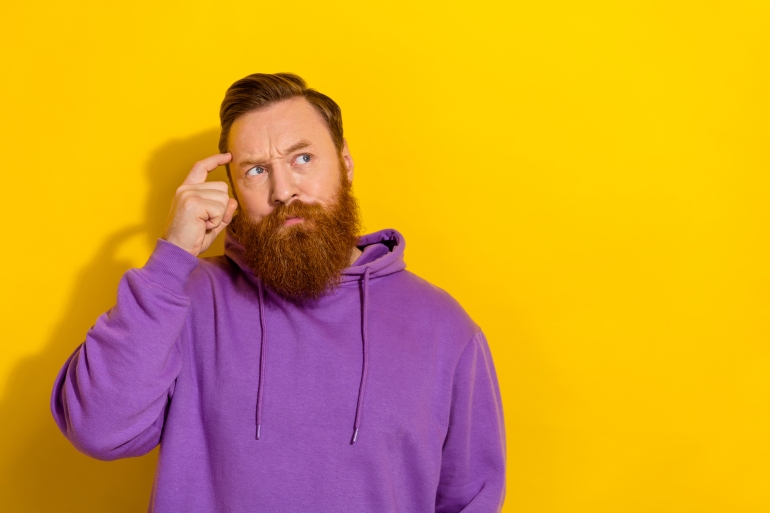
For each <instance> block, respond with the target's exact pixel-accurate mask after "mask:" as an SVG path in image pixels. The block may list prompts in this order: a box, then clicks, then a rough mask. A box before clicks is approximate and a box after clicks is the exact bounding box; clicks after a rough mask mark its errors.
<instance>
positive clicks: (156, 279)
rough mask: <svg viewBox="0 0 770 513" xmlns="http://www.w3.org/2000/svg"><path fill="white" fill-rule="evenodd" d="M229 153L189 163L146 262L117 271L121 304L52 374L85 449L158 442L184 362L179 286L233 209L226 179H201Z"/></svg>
mask: <svg viewBox="0 0 770 513" xmlns="http://www.w3.org/2000/svg"><path fill="white" fill-rule="evenodd" d="M229 160H230V154H218V155H213V156H211V157H208V158H207V159H204V160H202V161H200V162H197V163H196V164H195V165H194V166H193V168H192V170H191V171H190V174H189V175H188V176H187V178H186V179H185V181H184V183H183V184H182V186H180V187H179V189H177V193H176V196H175V198H174V202H173V203H172V206H171V211H170V213H169V220H168V223H167V225H166V231H165V233H164V236H163V238H162V239H159V240H158V243H157V245H156V247H155V249H154V251H153V253H152V255H151V256H150V258H149V260H148V261H147V264H145V265H144V267H142V268H140V269H131V270H129V271H128V272H126V274H124V275H123V278H122V279H121V281H120V284H119V286H118V298H117V303H116V304H115V306H114V307H112V308H111V309H110V310H109V311H108V312H106V313H105V314H103V315H102V316H100V317H99V319H98V320H97V321H96V324H95V325H94V326H93V327H92V328H91V329H90V330H89V332H88V334H87V335H86V340H85V342H83V343H82V344H81V345H80V346H79V347H78V348H77V349H76V350H75V352H74V353H73V354H72V355H71V356H70V357H69V358H68V359H67V361H66V362H65V363H64V366H63V367H62V369H61V370H60V372H59V374H58V376H57V377H56V381H55V382H54V386H53V391H52V394H51V412H52V414H53V417H54V419H55V421H56V424H57V425H58V426H59V429H60V430H61V431H62V433H64V435H65V436H66V437H67V438H68V439H69V440H70V441H71V442H72V444H73V445H74V446H75V447H77V448H78V449H79V450H80V451H82V452H84V453H86V454H88V455H90V456H93V457H95V458H99V459H104V460H112V459H116V458H123V457H128V456H139V455H141V454H144V453H146V452H148V451H150V450H151V449H152V448H153V447H155V446H156V445H157V444H158V442H159V441H160V433H161V430H162V428H163V422H164V418H165V414H166V411H167V409H168V405H169V402H170V401H171V398H172V396H173V393H174V384H175V380H176V378H177V376H178V375H179V372H180V370H181V368H182V347H181V340H182V337H183V330H184V326H185V321H186V318H187V314H188V309H189V306H190V301H189V298H188V296H187V294H186V292H185V285H186V284H187V281H188V279H189V277H190V275H191V274H192V272H193V271H194V270H195V268H196V266H197V264H198V259H197V258H196V257H197V255H198V254H199V253H201V252H203V251H205V250H206V248H208V246H209V245H210V244H211V242H212V241H213V240H214V238H215V237H216V236H217V235H218V234H219V233H220V232H221V231H222V230H223V229H224V228H225V227H226V226H227V224H228V223H229V222H230V220H231V219H232V215H233V211H234V210H235V207H236V203H235V200H234V199H232V198H229V196H228V193H227V184H226V183H224V182H206V176H207V175H208V173H209V172H210V171H212V170H213V169H216V168H217V167H218V166H219V165H223V164H225V163H226V162H228V161H229Z"/></svg>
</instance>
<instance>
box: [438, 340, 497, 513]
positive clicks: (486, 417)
mask: <svg viewBox="0 0 770 513" xmlns="http://www.w3.org/2000/svg"><path fill="white" fill-rule="evenodd" d="M505 460H506V453H505V425H504V422H503V406H502V401H501V398H500V389H499V386H498V383H497V375H496V373H495V368H494V364H493V363H492V355H491V353H490V351H489V346H488V345H487V341H486V338H485V337H484V334H483V333H481V332H478V333H476V335H475V336H474V337H473V338H472V339H471V341H470V342H469V343H468V345H467V346H466V348H465V350H464V351H463V354H462V356H461V357H460V360H459V362H458V364H457V367H456V369H455V374H454V383H453V385H452V407H451V412H450V416H449V428H448V430H447V435H446V440H445V441H444V447H443V452H442V462H441V477H440V480H439V486H438V492H437V494H436V513H450V512H463V513H471V512H473V513H492V512H496V511H500V510H501V508H502V506H503V500H504V498H505V463H506V461H505Z"/></svg>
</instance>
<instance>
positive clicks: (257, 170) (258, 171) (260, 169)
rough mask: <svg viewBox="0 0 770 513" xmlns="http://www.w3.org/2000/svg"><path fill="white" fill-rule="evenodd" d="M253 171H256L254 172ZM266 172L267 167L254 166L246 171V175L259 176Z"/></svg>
mask: <svg viewBox="0 0 770 513" xmlns="http://www.w3.org/2000/svg"><path fill="white" fill-rule="evenodd" d="M252 171H254V172H253V173H252ZM264 172H265V168H264V167H262V166H254V167H252V168H251V169H249V170H248V171H246V176H258V175H261V174H262V173H264Z"/></svg>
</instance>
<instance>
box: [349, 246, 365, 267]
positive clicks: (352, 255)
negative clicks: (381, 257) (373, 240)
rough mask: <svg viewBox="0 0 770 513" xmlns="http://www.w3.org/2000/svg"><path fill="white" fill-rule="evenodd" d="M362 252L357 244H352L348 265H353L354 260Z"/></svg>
mask: <svg viewBox="0 0 770 513" xmlns="http://www.w3.org/2000/svg"><path fill="white" fill-rule="evenodd" d="M362 253H363V251H361V250H360V249H358V247H357V246H353V249H352V250H351V252H350V265H353V264H354V263H355V261H356V260H358V257H360V256H361V254H362Z"/></svg>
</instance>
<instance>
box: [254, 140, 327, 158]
mask: <svg viewBox="0 0 770 513" xmlns="http://www.w3.org/2000/svg"><path fill="white" fill-rule="evenodd" d="M312 145H313V143H312V142H311V141H309V140H307V139H300V140H299V141H297V142H295V143H294V144H291V143H280V144H279V143H275V142H271V143H269V145H268V149H267V151H266V152H263V151H260V150H259V149H258V148H254V149H252V151H245V152H243V154H242V158H241V159H240V160H241V161H242V162H243V161H246V162H260V161H266V160H271V159H275V158H283V157H286V156H287V155H288V154H290V153H292V152H294V151H297V150H300V149H303V148H307V147H310V146H312Z"/></svg>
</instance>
